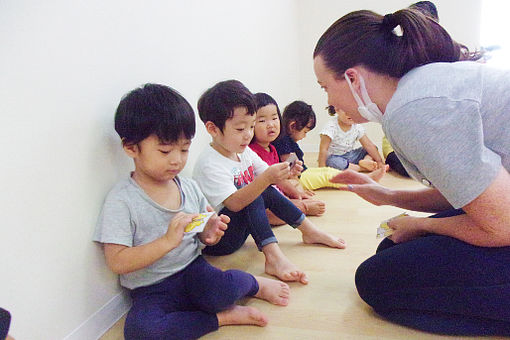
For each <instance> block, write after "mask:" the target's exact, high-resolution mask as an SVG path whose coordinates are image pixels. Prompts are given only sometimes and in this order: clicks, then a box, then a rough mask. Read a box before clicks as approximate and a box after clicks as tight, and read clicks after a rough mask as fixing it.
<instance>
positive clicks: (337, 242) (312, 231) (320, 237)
mask: <svg viewBox="0 0 510 340" xmlns="http://www.w3.org/2000/svg"><path fill="white" fill-rule="evenodd" d="M298 229H299V230H300V231H301V233H302V234H303V242H304V243H305V244H323V245H325V246H328V247H331V248H338V249H344V248H345V247H346V244H345V241H344V240H342V239H341V238H336V237H334V236H333V235H330V234H328V233H326V232H324V231H322V230H319V229H317V227H315V226H314V225H313V224H312V222H310V221H309V220H308V219H306V218H305V220H304V222H303V224H301V225H300V226H299V227H298Z"/></svg>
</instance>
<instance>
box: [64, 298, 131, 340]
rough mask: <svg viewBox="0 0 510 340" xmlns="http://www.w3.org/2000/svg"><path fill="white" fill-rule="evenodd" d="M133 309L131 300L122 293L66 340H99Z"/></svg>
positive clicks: (65, 339)
mask: <svg viewBox="0 0 510 340" xmlns="http://www.w3.org/2000/svg"><path fill="white" fill-rule="evenodd" d="M130 307H131V299H130V298H129V294H128V293H127V292H126V291H122V292H121V293H119V294H118V295H116V296H114V297H113V298H112V299H111V300H110V301H108V302H107V303H106V304H105V305H104V306H103V307H101V309H99V310H98V311H97V312H95V313H94V314H93V315H92V316H91V317H90V318H88V319H87V320H85V321H84V322H83V323H82V324H81V325H80V326H78V328H76V329H75V330H74V331H73V332H72V333H71V334H69V335H68V336H66V337H65V338H64V340H91V339H99V338H100V337H101V336H102V335H103V334H104V333H106V331H108V330H109V329H110V328H111V327H112V326H113V325H114V324H115V323H116V322H117V321H119V319H120V318H121V317H122V316H123V315H124V314H126V312H127V311H128V310H129V308H130Z"/></svg>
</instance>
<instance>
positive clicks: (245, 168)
mask: <svg viewBox="0 0 510 340" xmlns="http://www.w3.org/2000/svg"><path fill="white" fill-rule="evenodd" d="M255 111H256V104H255V100H254V97H253V95H252V93H251V92H250V91H249V90H248V89H247V88H246V87H245V86H244V85H243V84H242V83H241V82H239V81H237V80H228V81H224V82H220V83H218V84H216V85H215V86H213V87H212V88H210V89H208V90H207V91H206V92H205V93H204V94H203V95H202V96H201V97H200V99H199V101H198V112H199V115H200V119H201V120H202V122H203V123H204V124H205V128H206V130H207V132H208V133H209V134H210V135H211V137H212V143H211V144H210V145H208V146H207V148H206V149H205V150H204V151H203V152H202V155H201V156H200V157H199V159H198V161H197V163H196V164H195V168H194V171H193V178H194V179H195V180H196V181H197V183H198V185H199V186H200V188H201V189H202V192H203V193H204V195H205V196H206V197H207V199H208V201H209V202H210V203H211V204H212V205H213V206H214V208H215V210H216V212H218V213H221V214H225V215H227V216H229V217H230V224H229V229H228V230H226V231H225V235H224V236H223V238H222V239H221V240H220V242H219V243H218V244H216V245H214V246H208V247H206V248H205V249H204V253H206V254H209V255H226V254H231V253H233V252H234V251H236V250H237V249H239V248H240V247H241V246H242V245H243V244H244V242H245V241H246V238H247V237H248V235H251V236H252V237H253V239H254V240H255V243H256V244H257V247H258V249H259V250H260V251H262V252H263V253H264V255H265V258H266V262H265V272H266V273H267V274H270V275H274V276H276V277H278V278H279V279H281V280H283V281H298V282H301V283H303V284H306V283H308V279H307V277H306V274H305V273H303V272H302V271H301V270H299V269H298V268H297V267H296V266H295V265H294V264H292V263H291V262H290V261H289V260H288V259H287V257H286V256H285V255H284V254H283V253H282V251H281V250H280V248H279V246H278V244H277V242H278V241H277V239H276V237H275V236H274V234H273V232H272V230H271V225H270V224H269V221H268V219H267V216H266V212H265V210H266V209H270V210H271V211H272V212H273V213H274V214H275V215H276V216H278V217H279V218H280V219H282V220H284V221H285V222H287V223H288V224H289V225H291V226H292V227H294V228H297V229H298V230H299V231H301V233H302V234H303V235H302V236H303V242H304V243H309V244H310V243H320V244H324V245H327V246H329V247H333V248H345V242H344V241H343V240H342V239H337V238H335V237H333V236H331V235H329V234H327V233H325V232H323V231H321V230H318V229H317V228H316V227H315V226H314V225H313V223H312V222H310V220H308V219H307V218H306V217H305V215H304V214H303V213H302V212H301V211H300V210H299V209H298V208H296V206H295V205H294V204H292V203H291V202H290V201H289V200H288V199H287V198H285V197H284V196H283V195H282V194H280V193H279V192H278V191H277V190H276V189H275V188H273V187H272V184H275V183H278V182H279V181H282V180H284V179H287V178H289V176H290V175H291V170H290V169H289V163H288V162H283V163H278V164H274V165H271V166H268V165H267V164H266V163H265V162H264V161H263V160H262V159H260V157H259V156H258V155H257V154H256V153H255V152H254V151H252V150H251V149H250V148H248V144H249V143H250V141H251V139H252V137H253V129H254V125H255ZM300 168H301V167H299V169H300Z"/></svg>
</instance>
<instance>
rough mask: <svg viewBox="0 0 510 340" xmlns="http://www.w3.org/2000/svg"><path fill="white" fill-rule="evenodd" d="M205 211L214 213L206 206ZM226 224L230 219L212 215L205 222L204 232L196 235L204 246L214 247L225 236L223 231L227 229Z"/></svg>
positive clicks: (224, 216)
mask: <svg viewBox="0 0 510 340" xmlns="http://www.w3.org/2000/svg"><path fill="white" fill-rule="evenodd" d="M207 211H214V209H213V208H212V207H211V206H210V205H208V206H207ZM228 222H230V217H228V216H226V215H220V216H218V215H216V214H214V215H213V216H211V217H210V218H209V221H207V224H206V225H205V228H204V231H202V232H201V233H199V234H198V238H199V239H200V241H201V242H202V243H203V244H205V245H208V246H213V245H215V244H216V243H218V242H219V241H220V239H221V238H222V237H223V235H224V234H225V230H227V228H228V226H227V224H228Z"/></svg>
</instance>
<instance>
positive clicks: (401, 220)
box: [388, 216, 426, 243]
mask: <svg viewBox="0 0 510 340" xmlns="http://www.w3.org/2000/svg"><path fill="white" fill-rule="evenodd" d="M423 220H424V218H423V217H412V216H402V217H395V218H392V219H391V220H389V221H388V227H390V228H391V229H393V230H394V231H393V234H391V235H390V236H388V238H389V239H390V240H392V241H393V242H395V243H403V242H407V241H411V240H414V239H415V238H418V237H420V236H423V235H424V234H426V231H425V230H423V228H422V227H421V222H422V221H423Z"/></svg>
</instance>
